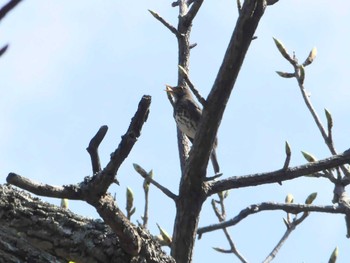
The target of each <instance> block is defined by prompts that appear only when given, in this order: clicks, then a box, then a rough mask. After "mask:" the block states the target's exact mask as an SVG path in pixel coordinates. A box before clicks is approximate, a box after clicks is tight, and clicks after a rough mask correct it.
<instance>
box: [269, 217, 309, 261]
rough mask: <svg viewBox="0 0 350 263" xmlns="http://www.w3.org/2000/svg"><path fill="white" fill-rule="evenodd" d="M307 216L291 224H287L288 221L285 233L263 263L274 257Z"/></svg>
mask: <svg viewBox="0 0 350 263" xmlns="http://www.w3.org/2000/svg"><path fill="white" fill-rule="evenodd" d="M288 215H289V213H288ZM308 215H309V213H308V212H306V213H304V214H303V215H302V216H301V217H300V218H299V219H298V218H295V219H294V220H293V222H289V219H288V223H289V224H288V227H287V229H286V232H285V233H284V234H283V236H282V238H281V239H280V241H278V243H277V245H276V246H275V247H274V248H273V249H272V251H271V252H270V253H269V255H268V256H267V257H266V258H265V260H264V261H263V263H269V262H271V261H272V260H273V259H274V258H275V257H276V255H277V253H278V251H279V250H280V249H281V247H282V246H283V244H284V243H285V242H286V240H287V239H288V237H289V235H290V234H291V233H292V232H293V231H294V230H295V229H296V227H297V226H298V225H299V224H301V222H303V221H304V220H305V219H306V218H307V217H308Z"/></svg>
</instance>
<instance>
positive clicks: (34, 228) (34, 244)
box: [0, 185, 175, 263]
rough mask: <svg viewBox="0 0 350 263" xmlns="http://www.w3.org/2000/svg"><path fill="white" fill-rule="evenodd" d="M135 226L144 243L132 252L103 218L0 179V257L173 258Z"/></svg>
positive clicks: (52, 259)
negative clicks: (133, 254) (56, 203)
mask: <svg viewBox="0 0 350 263" xmlns="http://www.w3.org/2000/svg"><path fill="white" fill-rule="evenodd" d="M137 231H138V233H139V235H140V236H141V238H142V244H143V245H142V248H141V252H140V254H139V255H138V256H136V257H131V256H130V255H128V254H126V253H124V251H123V250H122V249H121V247H120V243H119V240H118V238H117V237H116V235H115V234H114V233H113V232H112V231H111V229H110V228H109V227H108V226H106V224H105V223H104V222H103V221H102V220H92V219H87V218H84V217H81V216H78V215H76V214H73V213H72V212H70V211H69V210H66V209H62V208H60V207H57V206H54V205H51V204H49V203H45V202H42V201H41V200H39V199H38V198H33V197H32V196H30V195H29V194H28V193H27V192H24V191H20V190H18V189H17V188H15V187H12V186H8V185H0V262H68V261H70V260H71V261H74V262H104V263H106V262H118V263H123V262H154V263H156V262H175V261H174V260H173V259H172V258H171V257H169V256H167V255H166V254H165V253H164V252H163V251H162V250H161V248H160V246H159V244H158V243H157V242H156V241H155V240H154V239H153V238H152V236H151V235H150V234H149V233H148V232H147V231H145V230H144V229H141V228H138V229H137Z"/></svg>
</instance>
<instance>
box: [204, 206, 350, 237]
mask: <svg viewBox="0 0 350 263" xmlns="http://www.w3.org/2000/svg"><path fill="white" fill-rule="evenodd" d="M273 210H282V211H285V212H287V213H292V214H298V213H302V212H320V213H331V214H346V213H347V212H348V210H349V208H347V207H346V206H343V205H329V206H316V205H305V204H284V203H283V204H280V203H269V202H266V203H260V204H254V205H250V206H248V207H247V208H246V209H244V210H242V211H241V212H240V213H239V214H238V215H237V216H235V217H234V218H232V219H230V220H227V221H225V222H222V223H219V224H213V225H210V226H206V227H201V228H198V238H201V236H202V234H204V233H207V232H211V231H215V230H218V229H223V228H226V227H230V226H234V225H236V224H238V223H239V222H241V221H242V220H243V219H245V218H246V217H248V216H250V215H252V214H256V213H259V212H262V211H273Z"/></svg>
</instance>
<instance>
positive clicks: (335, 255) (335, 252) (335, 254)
mask: <svg viewBox="0 0 350 263" xmlns="http://www.w3.org/2000/svg"><path fill="white" fill-rule="evenodd" d="M338 253H339V250H338V247H335V249H334V250H333V252H332V255H331V257H330V258H329V261H328V263H335V262H336V261H337V258H338Z"/></svg>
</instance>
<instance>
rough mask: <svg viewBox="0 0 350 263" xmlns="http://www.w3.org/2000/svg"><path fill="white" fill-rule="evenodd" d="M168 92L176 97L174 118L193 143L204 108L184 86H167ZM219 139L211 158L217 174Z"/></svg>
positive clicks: (218, 169) (218, 170)
mask: <svg viewBox="0 0 350 263" xmlns="http://www.w3.org/2000/svg"><path fill="white" fill-rule="evenodd" d="M166 92H168V93H170V94H171V96H172V97H173V98H174V118H175V121H176V124H177V127H178V128H179V129H180V131H181V132H183V133H184V134H185V135H186V136H187V137H188V139H189V140H190V141H191V142H192V143H193V139H194V137H195V135H196V131H197V127H198V125H199V121H200V119H201V116H202V110H201V109H200V108H199V106H198V105H197V103H196V102H195V100H194V99H193V97H192V95H191V93H190V91H189V90H188V89H187V88H185V87H182V86H178V87H171V86H168V85H167V86H166ZM216 146H217V139H215V142H214V147H213V149H212V152H211V155H210V159H211V162H212V164H213V168H214V172H215V174H218V173H219V172H220V167H219V164H218V161H217V158H216V151H215V149H216Z"/></svg>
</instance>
